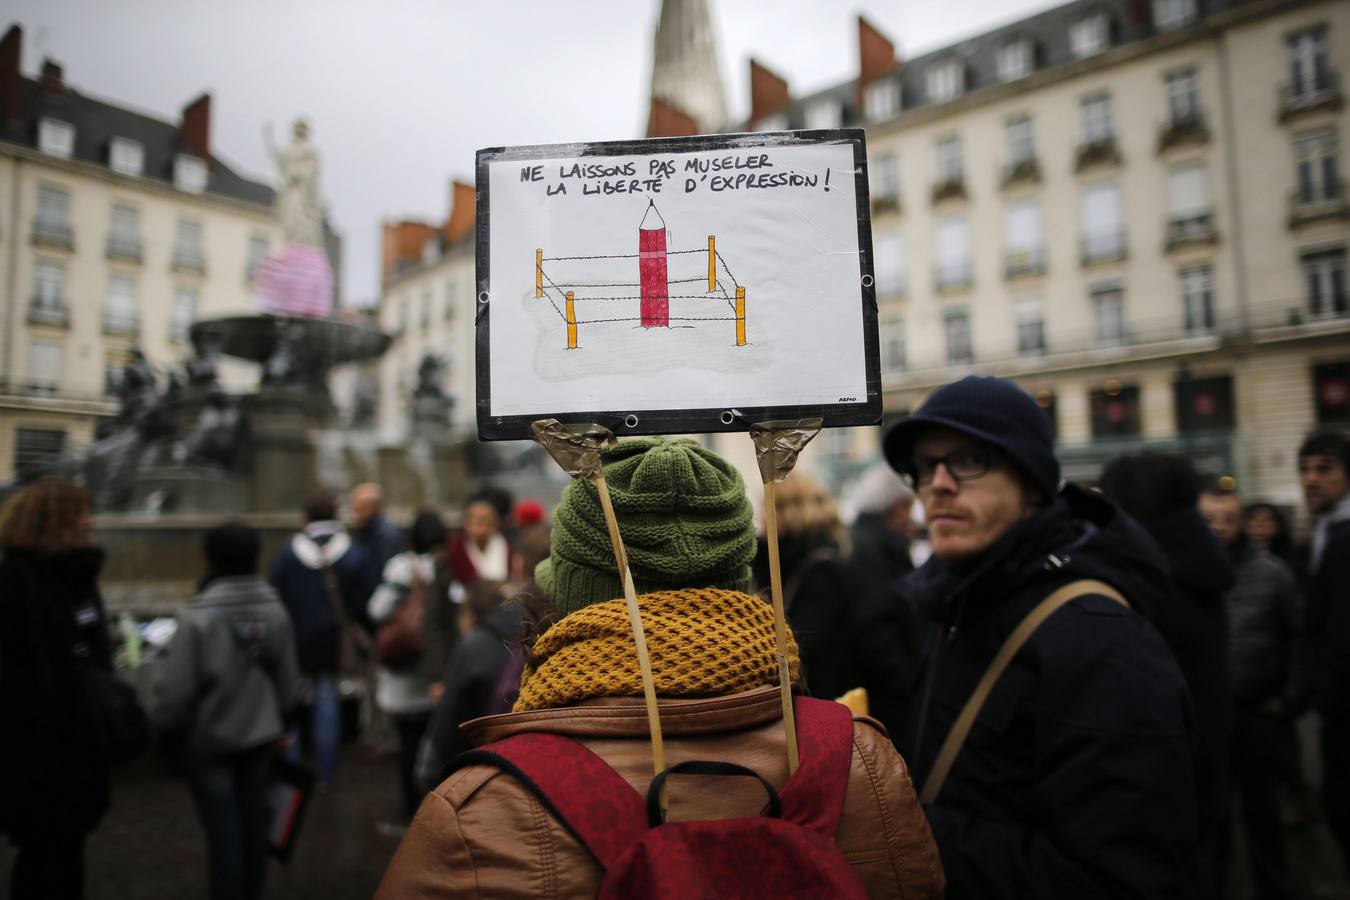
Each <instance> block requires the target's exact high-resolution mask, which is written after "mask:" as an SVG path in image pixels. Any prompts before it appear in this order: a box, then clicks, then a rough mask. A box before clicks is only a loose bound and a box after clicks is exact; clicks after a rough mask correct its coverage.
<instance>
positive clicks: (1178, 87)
mask: <svg viewBox="0 0 1350 900" xmlns="http://www.w3.org/2000/svg"><path fill="white" fill-rule="evenodd" d="M1163 87H1164V89H1165V91H1166V94H1167V118H1168V121H1171V122H1185V121H1188V120H1190V119H1195V118H1198V117H1199V115H1200V85H1199V79H1197V78H1196V76H1195V70H1194V69H1183V70H1181V71H1179V72H1171V73H1169V74H1168V75H1167V76H1166V77H1164V78H1163Z"/></svg>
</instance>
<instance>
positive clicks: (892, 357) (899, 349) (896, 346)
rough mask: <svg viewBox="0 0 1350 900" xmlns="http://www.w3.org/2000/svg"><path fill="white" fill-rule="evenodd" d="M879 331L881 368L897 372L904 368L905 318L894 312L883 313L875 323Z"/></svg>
mask: <svg viewBox="0 0 1350 900" xmlns="http://www.w3.org/2000/svg"><path fill="white" fill-rule="evenodd" d="M877 330H878V331H879V332H880V333H881V370H882V371H883V372H898V371H901V370H902V369H904V368H905V365H906V362H907V361H906V357H905V320H904V319H903V318H902V317H901V316H899V315H896V314H894V313H892V314H888V315H883V316H882V317H881V319H880V320H879V321H878V323H877Z"/></svg>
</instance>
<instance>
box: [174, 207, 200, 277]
mask: <svg viewBox="0 0 1350 900" xmlns="http://www.w3.org/2000/svg"><path fill="white" fill-rule="evenodd" d="M173 264H174V266H175V267H176V268H180V269H193V270H196V271H201V270H202V269H204V268H205V266H206V263H205V260H204V259H203V258H202V223H201V222H198V221H196V220H195V219H179V220H178V228H177V230H176V231H175V232H174V242H173Z"/></svg>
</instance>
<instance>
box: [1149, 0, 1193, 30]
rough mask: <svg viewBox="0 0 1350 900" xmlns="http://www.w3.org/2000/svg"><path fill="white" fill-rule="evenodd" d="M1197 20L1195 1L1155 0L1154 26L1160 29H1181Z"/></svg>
mask: <svg viewBox="0 0 1350 900" xmlns="http://www.w3.org/2000/svg"><path fill="white" fill-rule="evenodd" d="M1194 18H1195V0H1153V24H1154V25H1156V26H1157V27H1158V28H1160V29H1164V30H1165V29H1168V28H1180V27H1181V26H1182V25H1186V24H1188V23H1189V22H1190V21H1191V20H1193V19H1194Z"/></svg>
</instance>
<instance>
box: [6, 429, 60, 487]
mask: <svg viewBox="0 0 1350 900" xmlns="http://www.w3.org/2000/svg"><path fill="white" fill-rule="evenodd" d="M65 449H66V433H65V432H64V431H62V430H60V429H59V428H16V429H14V474H15V476H16V477H18V478H23V477H25V476H27V475H29V474H30V473H31V472H33V471H36V470H38V469H40V468H42V467H43V466H45V465H47V464H49V463H54V462H56V461H57V460H59V459H60V458H61V455H62V454H63V453H64V452H65Z"/></svg>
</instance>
